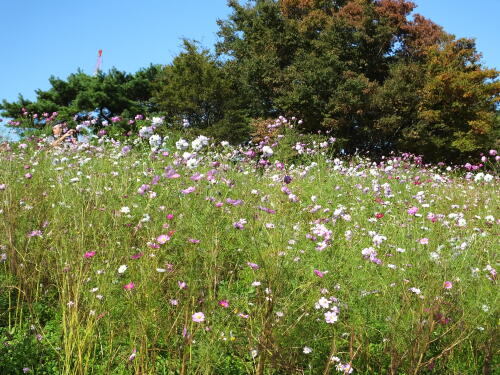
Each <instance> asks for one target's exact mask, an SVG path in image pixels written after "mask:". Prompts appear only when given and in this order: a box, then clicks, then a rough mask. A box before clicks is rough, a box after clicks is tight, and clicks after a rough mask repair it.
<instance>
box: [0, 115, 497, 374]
mask: <svg viewBox="0 0 500 375" xmlns="http://www.w3.org/2000/svg"><path fill="white" fill-rule="evenodd" d="M281 125H283V124H281ZM143 133H144V132H143ZM148 136H149V137H150V136H151V134H149V135H148ZM145 138H148V137H145ZM162 141H163V143H162ZM309 141H310V142H311V143H307V142H309ZM309 141H307V140H304V141H303V140H301V139H300V138H297V139H296V138H293V139H291V138H290V136H285V137H280V136H278V137H277V138H276V142H277V143H273V141H269V142H267V143H266V142H263V143H261V144H258V145H253V146H252V147H250V146H248V147H245V148H232V147H230V146H228V145H225V144H224V145H220V144H218V145H212V144H210V141H207V140H205V139H204V138H198V139H197V140H195V141H194V143H192V144H191V143H190V142H179V138H178V137H176V136H175V135H174V134H172V135H170V137H169V138H168V139H167V138H164V139H163V140H162V139H159V140H158V139H153V140H152V141H151V138H150V144H151V145H153V146H154V150H153V151H152V150H151V149H150V146H149V144H148V143H147V142H146V141H144V140H141V139H140V138H137V140H136V141H134V142H129V143H128V144H124V143H120V142H117V141H111V140H109V139H106V138H102V139H100V140H99V141H98V142H95V143H93V144H88V143H80V144H76V145H72V144H66V145H63V146H62V147H60V148H55V149H54V148H51V147H50V146H49V144H48V143H47V142H46V141H44V140H36V139H33V140H31V141H29V142H25V143H17V144H11V145H9V146H7V145H4V146H3V147H2V151H0V160H1V165H2V168H0V212H1V214H0V259H1V260H0V338H1V341H2V345H1V346H0V358H1V360H0V373H1V374H20V373H23V372H25V373H26V372H27V373H33V374H311V375H312V374H334V373H339V374H343V373H345V374H347V373H351V371H352V372H353V373H357V374H482V373H484V374H488V373H490V374H491V373H494V371H495V369H496V370H498V367H495V366H498V361H496V362H495V350H497V349H498V326H497V323H498V318H499V315H498V313H499V310H498V293H497V288H496V283H497V276H496V271H495V267H496V263H497V258H496V257H497V255H498V249H499V240H498V234H499V197H500V191H499V190H500V189H499V184H498V181H499V179H498V176H497V175H496V174H495V172H494V168H493V167H494V166H495V163H497V164H498V162H495V157H494V152H493V151H492V152H491V154H492V155H491V156H490V155H487V156H486V158H487V159H488V161H487V162H486V163H489V166H490V168H493V169H490V170H489V171H487V170H484V168H485V167H484V166H482V167H476V166H469V165H468V166H466V169H464V168H462V167H448V168H446V166H429V165H422V162H421V159H420V158H418V157H415V156H413V155H401V156H390V157H387V158H385V159H384V160H382V161H381V162H377V163H375V162H372V161H370V160H369V159H367V158H364V157H355V158H352V159H342V158H341V157H339V158H338V155H335V154H334V153H333V148H334V139H331V138H330V139H329V138H324V139H323V140H320V139H317V140H316V141H314V142H313V141H311V140H309ZM292 146H293V148H292ZM184 148H185V149H184ZM186 153H189V154H190V155H188V154H186ZM285 159H286V160H285ZM483 164H484V163H483ZM477 168H479V169H477ZM467 169H469V171H467Z"/></svg>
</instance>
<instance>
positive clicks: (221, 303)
mask: <svg viewBox="0 0 500 375" xmlns="http://www.w3.org/2000/svg"><path fill="white" fill-rule="evenodd" d="M219 306H222V307H224V308H226V309H227V308H228V307H229V301H228V300H227V299H223V300H221V301H219Z"/></svg>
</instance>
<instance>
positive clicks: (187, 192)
mask: <svg viewBox="0 0 500 375" xmlns="http://www.w3.org/2000/svg"><path fill="white" fill-rule="evenodd" d="M195 190H196V188H195V187H194V186H190V187H188V188H187V189H184V190H181V193H182V194H190V193H192V192H193V191H195Z"/></svg>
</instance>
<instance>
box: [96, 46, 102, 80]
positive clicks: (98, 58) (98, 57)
mask: <svg viewBox="0 0 500 375" xmlns="http://www.w3.org/2000/svg"><path fill="white" fill-rule="evenodd" d="M101 65H102V49H100V50H99V51H98V52H97V62H96V64H95V70H94V75H95V76H96V75H97V74H98V73H99V72H100V71H101Z"/></svg>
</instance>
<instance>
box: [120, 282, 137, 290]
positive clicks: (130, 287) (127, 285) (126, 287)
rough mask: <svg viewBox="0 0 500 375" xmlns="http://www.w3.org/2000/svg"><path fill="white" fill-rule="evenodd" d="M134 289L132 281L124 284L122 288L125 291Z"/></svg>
mask: <svg viewBox="0 0 500 375" xmlns="http://www.w3.org/2000/svg"><path fill="white" fill-rule="evenodd" d="M134 288H135V284H134V282H133V281H131V282H129V283H128V284H125V285H124V286H123V289H125V290H132V289H134Z"/></svg>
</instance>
